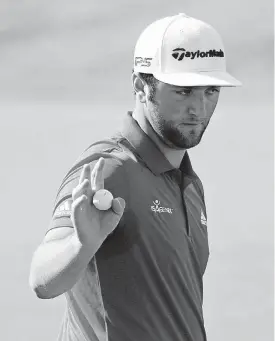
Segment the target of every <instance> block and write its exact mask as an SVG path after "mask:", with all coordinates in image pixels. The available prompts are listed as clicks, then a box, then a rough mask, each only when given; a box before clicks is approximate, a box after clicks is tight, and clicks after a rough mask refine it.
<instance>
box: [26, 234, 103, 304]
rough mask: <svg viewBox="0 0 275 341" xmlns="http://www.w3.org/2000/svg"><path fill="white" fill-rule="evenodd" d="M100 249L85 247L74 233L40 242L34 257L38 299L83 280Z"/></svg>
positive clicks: (33, 282) (32, 279)
mask: <svg viewBox="0 0 275 341" xmlns="http://www.w3.org/2000/svg"><path fill="white" fill-rule="evenodd" d="M97 249H98V247H94V248H88V247H87V246H83V245H82V244H81V243H80V242H79V241H78V239H77V237H76V235H75V234H72V235H71V236H69V237H67V238H65V239H62V240H61V239H60V240H54V241H50V242H47V243H43V244H41V245H40V246H39V247H38V249H37V250H36V251H35V253H34V256H33V259H32V264H31V270H30V286H31V288H32V289H33V290H34V291H35V292H36V294H37V296H38V297H39V298H53V297H56V296H59V295H61V294H63V293H64V292H66V291H68V290H69V289H71V288H72V287H73V286H74V284H75V283H76V282H77V281H78V280H79V279H80V277H81V275H82V274H83V272H84V271H85V269H86V268H87V265H88V263H89V261H90V260H91V258H92V257H93V256H94V255H95V253H96V251H97Z"/></svg>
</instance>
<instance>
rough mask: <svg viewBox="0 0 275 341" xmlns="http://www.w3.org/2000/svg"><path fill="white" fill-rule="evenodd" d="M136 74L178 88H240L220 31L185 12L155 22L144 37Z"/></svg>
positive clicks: (138, 47)
mask: <svg viewBox="0 0 275 341" xmlns="http://www.w3.org/2000/svg"><path fill="white" fill-rule="evenodd" d="M134 71H135V72H143V73H147V74H148V73H150V74H153V75H154V77H155V78H156V79H158V80H159V81H162V82H164V83H167V84H172V85H178V86H212V85H213V86H238V85H241V83H240V82H239V81H237V80H236V79H235V78H234V77H232V76H231V75H230V74H228V72H227V71H226V54H225V52H224V46H223V43H222V39H221V37H220V35H219V34H218V32H217V31H216V30H215V29H214V28H213V27H212V26H210V25H208V24H206V23H205V22H203V21H201V20H198V19H195V18H192V17H188V16H187V15H185V14H184V13H180V14H178V15H175V16H171V17H166V18H163V19H160V20H157V21H155V22H153V23H152V24H151V25H149V26H148V27H147V28H146V29H145V30H144V31H143V32H142V33H141V35H140V37H139V39H138V41H137V43H136V47H135V53H134Z"/></svg>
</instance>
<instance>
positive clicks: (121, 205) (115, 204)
mask: <svg viewBox="0 0 275 341" xmlns="http://www.w3.org/2000/svg"><path fill="white" fill-rule="evenodd" d="M112 209H113V211H114V212H115V213H116V214H118V215H122V213H123V212H124V209H125V200H124V199H123V198H116V199H113V201H112Z"/></svg>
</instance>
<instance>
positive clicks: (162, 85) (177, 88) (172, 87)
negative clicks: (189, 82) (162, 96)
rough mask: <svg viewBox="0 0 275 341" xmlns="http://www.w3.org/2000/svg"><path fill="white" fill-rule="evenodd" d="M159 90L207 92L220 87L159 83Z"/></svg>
mask: <svg viewBox="0 0 275 341" xmlns="http://www.w3.org/2000/svg"><path fill="white" fill-rule="evenodd" d="M158 85H159V88H163V89H167V90H175V91H181V90H183V89H191V90H202V91H204V90H206V89H209V88H219V87H218V86H213V85H207V86H178V85H172V84H168V83H163V82H161V81H159V84H158Z"/></svg>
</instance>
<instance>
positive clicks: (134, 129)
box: [120, 111, 195, 176]
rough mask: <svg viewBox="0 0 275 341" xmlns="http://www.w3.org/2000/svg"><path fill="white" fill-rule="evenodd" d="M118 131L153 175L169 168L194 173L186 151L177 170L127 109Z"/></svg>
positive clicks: (188, 173)
mask: <svg viewBox="0 0 275 341" xmlns="http://www.w3.org/2000/svg"><path fill="white" fill-rule="evenodd" d="M120 132H121V134H122V136H123V137H124V138H126V139H127V140H128V142H129V143H130V144H131V145H132V147H133V148H134V149H135V151H136V153H137V154H138V155H139V156H140V157H141V158H142V160H143V161H144V162H145V163H146V165H147V167H148V168H149V169H150V170H151V171H152V172H153V173H154V174H155V175H160V174H162V173H165V172H168V171H171V170H175V171H179V172H183V173H185V174H187V175H190V176H194V175H195V173H194V171H193V169H192V166H191V162H190V159H189V156H188V153H187V152H186V153H185V155H184V157H183V159H182V162H181V165H180V169H178V170H177V169H176V168H175V167H174V166H173V165H171V163H170V162H169V161H168V160H167V159H166V157H165V156H164V154H163V153H162V152H161V151H160V150H159V149H158V147H157V146H156V144H155V143H154V142H153V141H152V140H151V139H150V137H149V136H148V135H147V134H145V132H144V131H143V130H142V129H141V128H140V126H139V125H138V123H137V122H136V121H135V120H134V119H133V117H132V112H130V111H129V112H128V113H127V115H126V117H125V119H124V121H123V125H122V129H121V131H120Z"/></svg>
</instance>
